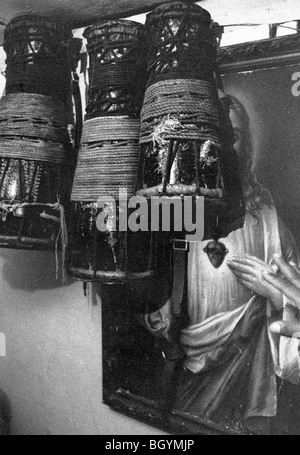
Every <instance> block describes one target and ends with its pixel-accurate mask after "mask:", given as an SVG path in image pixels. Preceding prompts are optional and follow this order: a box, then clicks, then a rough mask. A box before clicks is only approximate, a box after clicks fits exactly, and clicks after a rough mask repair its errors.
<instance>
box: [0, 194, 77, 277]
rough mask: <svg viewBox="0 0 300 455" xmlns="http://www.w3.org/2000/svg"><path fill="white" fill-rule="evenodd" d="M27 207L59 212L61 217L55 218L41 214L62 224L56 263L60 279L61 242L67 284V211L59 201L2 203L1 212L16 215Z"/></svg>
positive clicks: (56, 244) (44, 213) (62, 267)
mask: <svg viewBox="0 0 300 455" xmlns="http://www.w3.org/2000/svg"><path fill="white" fill-rule="evenodd" d="M25 207H44V208H45V209H46V208H49V209H52V210H57V211H58V212H59V217H54V216H53V215H49V214H48V213H46V210H44V212H42V213H41V214H40V216H41V217H42V218H44V219H49V220H52V221H55V222H57V223H59V224H60V229H59V232H58V235H57V238H56V241H55V262H56V279H58V278H59V259H58V249H59V242H61V247H62V266H61V270H62V277H63V282H64V283H66V281H67V273H66V249H67V245H68V230H67V223H66V217H65V209H64V207H63V205H62V204H60V202H59V201H57V202H56V203H55V204H50V203H49V204H43V203H37V202H36V203H35V202H31V203H30V202H22V203H18V202H16V203H14V202H13V201H0V212H1V213H14V212H17V211H18V210H20V209H23V208H25Z"/></svg>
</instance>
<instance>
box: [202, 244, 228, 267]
mask: <svg viewBox="0 0 300 455" xmlns="http://www.w3.org/2000/svg"><path fill="white" fill-rule="evenodd" d="M203 251H204V253H206V254H207V256H208V259H209V260H210V262H211V263H212V265H213V266H214V268H215V269H218V268H219V267H221V265H222V264H223V262H224V260H225V257H226V255H227V254H228V253H229V251H228V250H227V248H226V246H225V245H224V243H221V242H219V241H218V240H212V241H211V242H209V243H208V244H207V246H206V247H205V248H204V250H203Z"/></svg>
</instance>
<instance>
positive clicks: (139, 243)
mask: <svg viewBox="0 0 300 455" xmlns="http://www.w3.org/2000/svg"><path fill="white" fill-rule="evenodd" d="M139 133H140V121H139V120H135V119H129V118H126V117H100V118H97V119H92V120H88V121H86V122H85V125H84V130H83V137H82V144H81V149H80V152H79V160H78V164H77V169H76V173H75V179H74V186H73V192H72V201H73V202H74V210H73V218H72V220H71V226H72V230H71V232H70V235H69V258H68V273H69V275H70V276H72V277H74V278H77V279H81V280H84V281H98V282H105V283H124V282H128V281H131V280H132V281H135V280H144V279H147V278H151V277H152V276H153V270H154V261H155V254H153V251H154V249H153V248H154V243H153V242H154V235H151V234H150V235H149V232H132V231H131V230H130V229H128V220H129V219H130V216H131V214H132V213H133V212H134V210H133V209H130V208H129V209H128V208H127V204H128V199H129V198H131V197H132V196H134V193H135V185H136V175H137V171H138V161H139ZM121 190H122V191H123V194H121V193H120V191H121ZM124 190H125V191H126V192H125V193H124ZM122 197H123V199H122ZM100 200H101V201H102V205H99V201H100ZM100 216H101V218H100ZM106 217H107V218H106ZM101 220H102V222H103V221H104V220H105V224H102V226H104V229H103V230H101V226H100V224H99V223H100V221H101ZM156 247H157V248H158V247H159V245H158V244H157V243H156Z"/></svg>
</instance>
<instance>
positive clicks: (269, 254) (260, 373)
mask: <svg viewBox="0 0 300 455" xmlns="http://www.w3.org/2000/svg"><path fill="white" fill-rule="evenodd" d="M220 241H222V242H223V243H224V244H225V245H226V247H227V249H228V250H229V253H228V255H227V259H230V258H232V257H233V256H239V257H244V256H245V254H246V253H247V254H249V255H253V256H256V257H258V258H260V259H262V260H263V261H264V262H266V263H268V264H271V263H272V260H273V254H274V253H282V254H283V256H284V257H285V259H286V260H288V261H290V260H293V261H295V262H296V263H299V260H298V252H297V248H296V246H295V243H294V240H293V238H292V235H291V234H290V232H289V231H288V230H287V229H286V228H285V227H284V225H283V223H282V222H281V221H280V220H279V219H278V217H277V213H276V210H275V208H268V207H264V208H263V209H262V210H261V211H260V212H259V213H258V214H257V219H256V218H255V217H253V216H252V215H250V214H247V216H246V222H245V225H244V227H243V228H242V229H239V230H237V231H235V232H233V233H231V234H230V235H229V236H228V237H227V238H226V239H220ZM207 243H208V242H197V243H196V242H195V243H191V244H190V251H189V257H188V293H187V311H188V315H189V321H190V322H189V325H188V327H186V328H185V329H184V330H183V331H182V334H181V344H182V346H183V348H184V350H185V353H186V360H185V367H184V370H183V372H182V375H181V378H180V381H179V387H178V392H177V399H176V400H175V403H174V408H176V409H178V410H180V411H182V412H185V413H188V414H190V415H193V416H197V417H201V418H204V419H209V420H211V421H214V422H217V423H220V424H222V425H224V426H228V427H231V428H234V429H236V430H242V429H245V428H247V429H248V430H250V431H254V432H259V433H268V432H269V423H270V418H272V417H274V416H276V414H277V385H276V376H277V377H281V378H283V379H288V380H290V381H291V382H293V383H299V382H300V373H299V371H300V368H299V355H298V345H299V341H298V340H296V339H292V340H290V339H287V338H285V337H279V336H277V335H272V334H271V332H270V331H269V329H268V327H269V325H270V323H271V322H273V320H274V319H276V318H278V314H276V313H274V309H273V307H272V305H271V304H270V302H268V301H266V299H264V298H262V297H260V296H257V295H254V294H252V293H251V291H249V290H248V289H247V288H245V287H244V286H243V285H242V284H241V283H240V282H239V281H238V280H237V278H236V277H235V275H234V274H233V273H232V271H231V270H230V268H229V267H228V265H227V264H226V260H225V261H224V263H223V264H222V266H221V267H220V268H219V269H215V268H214V267H213V266H212V264H211V263H210V260H209V258H208V256H207V254H206V253H205V252H204V251H203V249H204V248H205V246H206V245H207ZM171 305H172V303H171V302H168V303H167V304H166V305H165V307H164V308H163V309H162V310H160V311H158V312H156V313H153V314H151V315H148V316H146V318H145V323H146V325H147V327H148V329H149V330H151V331H152V332H153V333H156V334H157V335H158V336H166V337H167V336H168V330H169V327H170V323H171ZM281 317H282V315H281Z"/></svg>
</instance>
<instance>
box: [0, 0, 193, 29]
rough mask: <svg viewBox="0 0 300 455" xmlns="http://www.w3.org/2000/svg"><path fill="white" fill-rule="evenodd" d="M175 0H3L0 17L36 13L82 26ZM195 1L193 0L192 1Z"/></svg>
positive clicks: (8, 17)
mask: <svg viewBox="0 0 300 455" xmlns="http://www.w3.org/2000/svg"><path fill="white" fill-rule="evenodd" d="M170 1H172V0H113V1H112V0H26V1H24V0H1V5H0V20H1V21H3V22H7V21H9V20H10V19H11V18H12V17H13V16H14V15H15V14H17V13H22V12H32V13H34V12H36V13H38V14H41V15H45V16H52V17H55V18H57V17H61V18H64V19H65V20H67V21H68V22H71V23H72V24H73V25H76V26H82V25H86V24H88V23H90V22H92V21H93V20H94V19H95V18H98V17H100V18H102V19H106V18H116V17H126V16H131V15H133V14H139V13H144V12H146V11H149V10H150V9H151V8H154V7H155V6H157V5H160V4H162V3H167V2H170ZM190 1H191V3H194V1H193V0H190Z"/></svg>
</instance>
